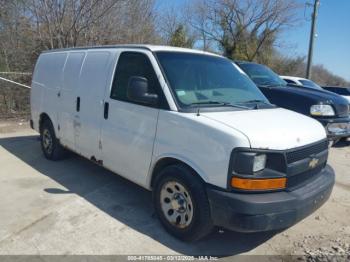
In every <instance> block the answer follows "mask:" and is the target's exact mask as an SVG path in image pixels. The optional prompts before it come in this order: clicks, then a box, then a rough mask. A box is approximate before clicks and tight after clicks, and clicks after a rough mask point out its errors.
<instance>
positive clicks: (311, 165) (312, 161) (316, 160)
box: [309, 158, 320, 168]
mask: <svg viewBox="0 0 350 262" xmlns="http://www.w3.org/2000/svg"><path fill="white" fill-rule="evenodd" d="M319 161H320V160H319V159H317V158H313V159H312V160H311V161H310V162H309V167H310V168H315V167H316V166H317V164H318V162H319Z"/></svg>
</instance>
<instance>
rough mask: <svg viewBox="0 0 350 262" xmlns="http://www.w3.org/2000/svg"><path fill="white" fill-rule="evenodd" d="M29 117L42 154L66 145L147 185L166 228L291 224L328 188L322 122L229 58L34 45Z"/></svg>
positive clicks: (198, 233) (187, 233)
mask: <svg viewBox="0 0 350 262" xmlns="http://www.w3.org/2000/svg"><path fill="white" fill-rule="evenodd" d="M31 125H32V127H33V128H34V129H35V130H37V131H38V132H40V137H41V145H42V150H43V152H44V155H45V157H46V158H48V159H51V160H57V159H60V158H62V157H63V156H64V153H65V151H66V150H71V151H74V152H76V153H78V154H80V155H82V156H84V157H86V158H88V159H90V160H92V161H94V162H96V163H97V164H99V165H101V166H104V167H105V168H107V169H109V170H112V171H113V172H115V173H117V174H118V175H121V176H123V177H125V178H127V179H129V180H131V181H133V182H135V183H137V184H139V185H140V186H142V187H144V188H147V189H149V190H152V191H153V195H154V206H155V210H156V212H157V214H158V216H159V219H160V221H161V222H162V224H163V225H164V227H165V228H166V229H167V230H168V231H169V232H170V233H172V234H173V235H175V236H176V237H178V238H181V239H185V240H194V239H199V238H201V237H203V236H204V235H206V234H208V233H209V232H210V231H211V230H212V228H213V227H214V226H220V227H224V228H227V229H231V230H235V231H242V232H254V231H255V232H256V231H267V230H273V229H281V228H285V227H289V226H291V225H293V224H295V223H296V222H297V221H300V220H301V219H303V218H304V217H306V216H307V215H309V214H310V213H312V212H313V211H314V210H315V209H317V208H318V207H320V206H321V205H322V204H323V203H324V202H325V201H326V200H327V199H328V197H329V195H330V194H331V191H332V188H333V184H334V172H333V170H332V169H331V168H330V167H329V166H327V157H328V144H327V139H326V133H325V130H324V128H323V126H322V125H321V124H320V123H318V122H317V121H315V120H313V119H311V118H309V117H306V116H304V115H301V114H298V113H294V112H291V111H288V110H285V109H282V108H277V107H276V106H274V105H272V104H270V103H269V101H268V100H267V99H266V98H265V97H264V95H263V94H262V93H261V92H260V91H259V89H258V88H257V87H256V86H255V85H254V83H253V82H252V81H251V80H249V78H248V77H247V76H246V75H245V73H243V72H242V71H241V70H240V69H239V68H238V67H237V66H235V65H234V64H233V63H232V62H230V61H229V60H227V59H226V58H223V57H221V56H218V55H214V54H210V53H204V52H201V51H195V50H190V49H181V48H172V47H161V46H143V45H142V46H136V45H131V46H107V47H95V48H74V49H63V50H53V51H48V52H44V53H42V54H41V55H40V57H39V59H38V61H37V64H36V67H35V72H34V76H33V83H32V91H31Z"/></svg>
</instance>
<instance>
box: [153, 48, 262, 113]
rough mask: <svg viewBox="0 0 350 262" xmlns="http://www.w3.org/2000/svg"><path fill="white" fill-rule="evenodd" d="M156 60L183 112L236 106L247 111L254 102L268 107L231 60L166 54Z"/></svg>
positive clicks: (209, 56) (158, 54) (162, 53)
mask: <svg viewBox="0 0 350 262" xmlns="http://www.w3.org/2000/svg"><path fill="white" fill-rule="evenodd" d="M156 56H157V58H158V60H159V63H160V65H161V67H162V69H163V71H164V73H165V75H166V78H167V80H168V82H169V84H170V88H171V89H172V91H173V93H174V95H175V97H176V100H177V102H178V105H179V106H180V107H181V108H190V107H220V106H235V105H236V107H238V108H242V109H244V108H245V109H248V108H250V106H249V105H250V104H251V103H252V102H254V103H263V104H269V102H268V100H267V99H266V98H265V96H264V95H263V94H262V93H261V91H260V90H259V89H258V88H257V87H256V85H255V84H254V83H253V82H252V81H251V80H250V79H249V77H248V76H247V75H246V74H245V73H244V72H243V71H241V70H240V69H239V68H238V67H237V66H236V65H234V64H233V63H232V62H231V61H230V60H228V59H225V58H222V57H216V56H211V55H202V54H193V53H180V52H164V51H163V52H157V53H156Z"/></svg>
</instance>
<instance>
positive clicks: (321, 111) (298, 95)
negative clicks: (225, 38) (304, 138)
mask: <svg viewBox="0 0 350 262" xmlns="http://www.w3.org/2000/svg"><path fill="white" fill-rule="evenodd" d="M236 63H237V65H239V67H240V68H241V69H242V70H243V71H244V72H245V73H247V75H248V76H249V77H250V78H251V79H252V80H253V81H254V82H255V84H256V85H257V86H258V87H259V89H260V90H261V91H262V92H263V94H264V95H265V96H266V97H267V98H268V99H269V101H270V102H271V103H273V104H276V105H278V106H280V107H283V108H286V109H290V110H293V111H296V112H298V113H301V114H304V115H307V116H310V117H312V118H314V119H316V120H318V121H319V122H321V123H322V125H323V126H324V127H325V128H326V131H327V135H328V138H329V140H332V141H338V140H339V139H341V138H346V137H349V136H350V116H349V111H350V108H349V102H348V101H347V100H346V99H345V98H343V97H341V96H339V95H337V94H334V93H332V92H328V91H326V90H318V89H311V88H307V87H304V86H303V87H300V88H295V87H296V86H295V85H291V84H288V83H287V82H286V81H284V80H283V79H282V78H280V77H279V76H278V75H277V74H276V73H275V72H273V71H272V70H271V69H270V68H268V67H266V66H264V65H260V64H256V63H251V62H244V61H238V62H236Z"/></svg>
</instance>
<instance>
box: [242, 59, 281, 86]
mask: <svg viewBox="0 0 350 262" xmlns="http://www.w3.org/2000/svg"><path fill="white" fill-rule="evenodd" d="M239 66H240V67H241V68H242V69H243V71H244V72H246V73H247V75H248V76H249V77H250V78H251V79H252V80H253V81H254V83H255V84H257V85H258V86H286V85H287V82H286V81H284V80H283V79H282V78H280V77H279V75H277V74H276V73H275V72H273V71H272V70H271V69H270V68H268V67H266V66H264V65H260V64H253V63H246V64H244V63H242V64H239Z"/></svg>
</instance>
